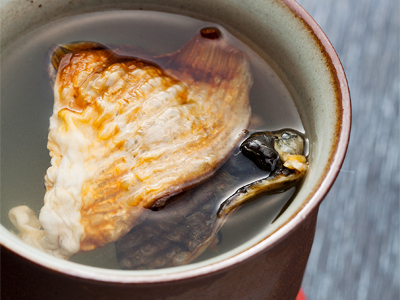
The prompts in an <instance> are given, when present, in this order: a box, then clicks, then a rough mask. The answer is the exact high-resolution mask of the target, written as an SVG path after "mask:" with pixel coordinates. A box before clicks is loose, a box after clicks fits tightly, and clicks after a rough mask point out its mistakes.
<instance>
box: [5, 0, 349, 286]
mask: <svg viewBox="0 0 400 300" xmlns="http://www.w3.org/2000/svg"><path fill="white" fill-rule="evenodd" d="M31 2H32V1H26V0H12V1H11V0H10V1H7V0H5V1H2V2H1V18H2V23H1V37H2V48H3V49H6V48H7V46H8V45H10V44H11V43H13V41H15V40H16V39H18V38H19V37H21V36H23V35H24V34H26V33H27V32H29V31H32V30H34V29H35V28H38V27H39V26H42V25H44V24H46V23H47V22H50V21H53V20H56V19H59V18H62V17H65V16H70V15H76V14H82V13H90V12H96V11H103V10H120V9H124V10H126V9H143V10H157V11H162V12H169V13H179V14H183V15H186V16H190V17H195V18H197V19H202V20H206V21H211V22H215V23H218V24H221V25H222V26H224V27H225V28H226V29H227V30H229V31H231V32H232V33H234V34H235V35H236V36H237V37H238V38H239V39H241V40H242V41H244V42H245V43H246V44H247V45H248V46H250V47H251V48H252V49H253V50H255V51H256V52H257V53H258V54H259V55H261V56H262V57H263V58H264V59H265V60H266V61H267V62H268V63H269V65H270V66H271V67H272V68H273V69H274V70H275V71H276V72H277V73H278V74H279V76H280V78H281V79H282V81H283V82H284V83H285V85H286V87H287V88H288V90H289V91H290V93H291V96H292V97H293V99H294V100H295V103H296V105H297V109H298V111H299V113H300V116H301V119H302V122H303V125H304V127H305V130H306V132H307V134H308V138H309V140H310V147H309V148H310V153H309V163H310V169H309V172H308V174H307V176H306V178H305V180H304V182H303V186H302V188H301V189H300V191H299V193H298V194H297V196H296V198H295V199H294V201H293V202H292V203H291V205H290V206H289V207H288V209H286V211H285V212H284V213H283V215H282V216H281V217H280V218H279V219H278V220H277V221H276V222H274V223H273V224H272V225H271V226H269V227H268V228H267V229H266V230H265V231H263V232H261V233H260V234H258V235H257V236H256V237H254V238H252V239H251V240H249V241H247V242H246V243H245V244H243V245H241V246H240V247H237V248H235V249H233V250H232V251H229V252H227V253H224V254H223V255H220V256H217V257H215V258H213V259H210V260H206V261H203V262H199V263H196V264H190V265H186V266H181V267H176V268H170V269H162V270H153V271H119V270H107V269H99V268H94V267H88V266H84V265H80V264H76V263H72V262H67V261H62V260H60V259H56V258H54V257H51V256H49V255H47V254H45V253H42V252H41V251H38V250H36V249H33V248H31V247H29V246H27V245H26V244H25V243H23V242H22V241H21V240H19V239H18V238H17V237H15V236H14V235H13V234H12V233H10V232H9V231H8V230H6V229H5V228H4V227H3V226H1V228H0V230H1V234H0V239H1V243H2V244H3V245H4V246H6V247H8V248H9V249H11V250H13V251H14V252H16V253H18V254H19V255H21V256H23V257H26V258H27V259H29V260H31V261H34V262H36V263H39V264H41V265H43V266H45V267H48V268H50V269H55V270H59V271H61V272H65V273H68V274H73V275H76V276H82V277H89V278H97V279H99V280H107V281H126V282H134V281H135V280H136V279H135V278H138V277H141V278H142V279H141V280H147V281H149V282H151V281H155V280H164V279H165V278H164V277H162V276H168V275H166V274H184V275H182V276H190V274H197V275H198V274H201V273H206V272H208V271H209V270H208V269H207V267H208V266H210V265H214V266H217V267H221V268H223V267H226V266H228V265H231V264H235V263H237V262H238V261H240V260H244V259H247V258H248V257H250V256H252V255H255V254H256V253H258V252H260V251H263V249H266V248H268V247H271V246H272V245H273V244H274V243H277V242H278V241H279V240H280V239H283V238H284V237H285V236H286V235H288V234H289V233H290V231H291V230H292V229H293V228H294V227H295V226H296V224H298V223H299V222H301V220H302V219H304V218H306V217H307V214H308V213H309V212H310V211H311V209H313V208H314V207H316V206H317V205H319V203H320V202H321V201H322V199H323V197H324V196H325V194H326V193H327V191H328V190H329V187H330V186H331V185H332V183H333V181H334V179H335V177H336V174H337V172H338V169H339V168H340V165H341V163H342V161H343V158H344V153H345V150H346V147H347V141H348V135H349V118H350V117H349V114H350V104H349V96H348V89H347V83H346V80H345V77H344V73H343V70H342V68H341V66H340V62H339V60H338V58H337V56H336V54H335V52H334V50H333V48H332V47H331V45H330V44H329V41H328V40H327V39H326V37H325V36H324V35H323V33H322V31H321V30H320V29H319V28H318V27H317V25H316V24H315V23H313V20H312V19H311V18H309V16H308V15H307V14H306V13H305V12H304V11H303V10H302V8H301V7H300V6H298V4H297V3H295V1H278V0H262V1H242V0H231V1H228V0H203V1H184V0H171V1H161V0H148V1H145V2H144V3H141V2H140V1H137V0H133V1H118V0H103V1H98V0H85V1H58V0H43V1H41V2H40V5H37V4H38V3H37V2H36V0H35V1H34V3H35V5H33V4H32V3H31ZM287 4H289V5H290V6H291V7H292V9H290V8H289V7H288V6H287ZM39 6H40V7H39ZM293 9H295V10H297V11H298V12H301V14H302V15H303V18H302V17H300V16H299V15H298V14H297V13H296V11H293ZM304 15H305V16H307V18H308V19H306V20H305V19H304ZM307 23H308V24H307ZM310 24H313V25H312V26H314V27H312V26H310ZM316 28H317V29H318V30H319V31H317V32H313V31H315V30H316ZM3 76H6V75H3ZM2 88H6V87H2ZM343 99H344V100H343ZM344 123H346V124H347V125H346V126H347V127H346V126H343V124H344ZM3 201H4V200H3ZM267 237H268V238H267ZM93 274H95V275H93ZM185 274H186V275H185ZM188 274H189V275H188ZM179 276H180V275H179ZM143 278H147V279H143ZM163 278H164V279H163Z"/></svg>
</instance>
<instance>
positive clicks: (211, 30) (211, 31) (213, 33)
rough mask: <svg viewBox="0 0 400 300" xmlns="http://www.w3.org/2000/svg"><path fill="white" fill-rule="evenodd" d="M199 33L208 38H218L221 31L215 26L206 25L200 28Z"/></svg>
mask: <svg viewBox="0 0 400 300" xmlns="http://www.w3.org/2000/svg"><path fill="white" fill-rule="evenodd" d="M200 35H201V36H202V37H203V38H205V39H209V40H218V39H220V38H221V31H219V29H218V28H215V27H206V28H203V29H202V30H200Z"/></svg>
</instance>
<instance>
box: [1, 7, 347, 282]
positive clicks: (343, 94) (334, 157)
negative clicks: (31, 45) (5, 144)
mask: <svg viewBox="0 0 400 300" xmlns="http://www.w3.org/2000/svg"><path fill="white" fill-rule="evenodd" d="M282 1H283V2H284V3H285V4H286V5H287V6H288V7H289V8H290V9H291V10H292V11H293V12H294V13H295V14H296V15H297V16H298V17H300V18H301V19H302V20H303V21H304V23H305V24H306V25H305V26H308V27H309V28H311V30H312V32H313V34H314V35H315V37H316V38H317V39H318V40H319V43H320V45H321V46H322V47H323V49H324V50H325V55H327V56H328V57H329V60H330V61H331V65H330V68H331V69H332V72H333V73H334V74H336V77H337V82H338V86H337V90H338V97H339V98H340V99H339V103H340V107H339V109H338V111H340V112H339V114H340V115H339V116H338V126H340V128H339V129H338V131H339V132H338V136H337V143H336V149H332V152H331V163H330V167H329V169H327V170H325V171H324V174H323V176H322V177H321V178H320V181H319V182H318V183H317V184H316V187H315V190H314V191H312V192H311V193H310V194H309V196H308V197H307V200H306V201H305V202H306V204H305V205H304V207H303V208H302V209H301V210H300V211H299V212H298V213H297V214H295V215H294V216H292V217H291V218H289V220H288V221H287V222H286V224H284V225H283V226H282V227H281V228H279V229H278V230H277V231H276V232H275V233H273V234H272V235H270V236H269V237H267V238H265V239H264V240H262V241H261V242H259V243H257V244H256V245H254V246H252V247H251V248H249V249H247V250H244V251H243V252H241V253H239V254H237V255H234V256H232V257H228V258H226V259H223V260H220V261H216V262H212V263H211V264H209V265H206V266H201V267H198V268H196V267H195V265H194V266H193V265H192V267H189V268H186V269H185V268H180V267H179V269H178V268H170V269H162V272H163V274H154V272H151V271H149V272H146V271H120V270H108V269H103V268H95V267H89V266H85V265H81V264H77V263H73V262H68V261H63V260H60V259H58V258H55V257H52V256H50V255H48V254H46V253H44V252H42V251H40V250H37V249H35V248H33V247H31V246H28V245H27V244H26V243H24V242H23V241H22V240H20V239H19V238H18V237H16V236H15V235H13V234H12V233H11V232H9V231H8V230H7V229H5V228H4V227H3V226H0V243H1V245H2V246H4V247H6V248H8V249H10V250H12V252H14V253H17V254H18V255H20V256H22V257H23V258H25V259H27V260H29V261H32V262H33V263H36V264H39V265H41V266H43V267H45V268H47V269H50V270H53V271H56V272H60V273H63V274H67V275H71V276H75V277H80V278H85V279H90V280H96V281H103V282H115V283H138V284H143V283H161V282H170V281H177V280H183V279H188V278H193V277H199V276H203V275H206V274H211V273H215V272H218V271H221V270H224V269H227V268H229V267H232V266H234V265H237V264H239V263H241V262H243V261H245V260H248V259H250V258H251V257H254V256H256V255H257V254H259V253H262V252H264V251H266V250H267V249H269V248H271V247H273V246H274V245H275V244H276V243H278V242H280V241H281V240H283V239H284V238H285V237H287V236H288V235H289V234H290V233H291V232H292V231H294V230H295V229H296V228H297V227H298V226H299V225H300V224H301V223H302V222H303V221H304V219H306V218H307V217H308V215H309V214H310V213H311V212H312V211H313V210H314V209H315V208H316V207H317V206H318V205H319V204H320V203H321V201H322V200H323V199H324V197H325V195H326V194H327V193H328V191H329V189H330V188H331V186H332V185H333V183H334V181H335V179H336V177H337V175H338V172H339V170H340V167H341V165H342V163H343V160H344V157H345V154H346V150H347V146H348V141H349V137H350V126H351V106H350V93H349V89H348V85H347V80H346V76H345V73H344V70H343V67H342V65H341V63H340V60H339V58H338V56H337V54H336V52H335V50H334V48H333V46H332V45H331V43H330V42H329V40H328V38H327V37H326V35H325V34H324V33H323V31H322V29H321V28H320V27H319V26H318V25H317V23H316V22H315V21H314V20H313V19H312V17H311V16H310V15H309V14H308V13H307V12H306V11H305V10H304V9H303V8H302V7H301V6H300V5H299V4H298V3H297V2H295V1H294V0H282ZM318 185H319V186H318ZM193 267H194V268H193ZM177 270H180V271H177ZM158 273H159V272H158Z"/></svg>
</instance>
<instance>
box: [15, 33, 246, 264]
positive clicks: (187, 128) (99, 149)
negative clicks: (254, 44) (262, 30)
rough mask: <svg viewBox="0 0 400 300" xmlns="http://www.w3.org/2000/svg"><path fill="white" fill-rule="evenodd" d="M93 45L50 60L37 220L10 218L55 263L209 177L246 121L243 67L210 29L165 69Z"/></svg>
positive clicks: (25, 215)
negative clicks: (46, 160)
mask: <svg viewBox="0 0 400 300" xmlns="http://www.w3.org/2000/svg"><path fill="white" fill-rule="evenodd" d="M213 32H214V33H213ZM215 33H217V38H214V37H215ZM71 45H73V46H74V47H71ZM92 45H93V43H92ZM95 45H96V46H95V47H92V48H90V47H81V49H79V48H80V47H77V46H78V44H75V45H74V44H69V45H68V47H64V49H60V51H59V52H57V56H55V57H53V58H54V60H53V64H55V66H57V68H58V73H57V78H56V82H55V85H54V108H53V115H52V116H51V118H50V127H49V137H48V149H49V151H50V156H51V167H50V168H49V169H48V170H47V174H46V177H45V180H46V194H45V199H44V206H43V208H42V209H41V212H40V216H39V219H37V218H36V216H35V213H34V212H33V211H32V210H30V209H29V208H28V207H26V206H19V207H15V208H13V209H11V211H10V212H9V216H10V219H11V220H12V221H13V223H14V225H15V227H16V228H17V229H18V231H19V233H20V237H21V238H22V239H24V240H25V241H26V242H28V243H29V244H31V245H33V246H35V247H37V248H40V249H42V250H44V251H46V252H47V253H50V254H52V255H54V256H57V257H61V258H69V257H70V256H72V255H73V254H75V253H77V252H79V251H89V250H92V249H95V248H98V247H101V246H103V245H104V244H106V243H109V242H113V241H116V240H117V239H119V238H120V237H121V236H123V235H124V234H126V233H127V232H128V231H129V230H130V229H131V228H132V227H133V226H135V225H137V224H139V223H140V222H142V221H143V219H144V217H145V215H146V214H145V213H144V212H145V211H146V208H148V207H151V206H152V205H154V204H155V203H157V201H161V202H162V201H165V199H167V198H169V197H171V196H173V195H176V194H178V193H180V192H182V191H183V190H186V189H188V188H190V187H192V186H193V185H195V184H197V183H198V182H200V181H202V180H204V179H206V178H208V177H210V176H211V175H212V174H213V173H214V172H215V171H216V170H217V169H218V167H219V166H220V165H221V164H222V163H223V162H224V161H225V160H226V159H227V157H228V156H229V155H230V153H231V152H232V150H233V149H234V147H235V146H236V145H237V144H238V142H239V140H240V139H241V137H242V136H243V134H244V133H243V130H244V129H245V128H246V127H247V126H248V123H249V118H250V106H249V101H248V95H249V90H250V87H251V84H252V80H251V75H250V71H249V64H248V60H247V58H246V56H245V55H244V54H243V53H242V52H240V51H238V50H236V49H235V48H233V47H232V46H230V45H229V44H227V43H226V42H225V41H224V40H223V39H222V38H221V37H220V34H219V33H218V30H211V33H210V32H209V33H207V32H205V31H202V33H199V34H197V35H196V36H195V37H194V38H193V39H192V40H191V41H189V42H188V44H187V45H185V46H184V47H183V48H182V49H181V50H179V51H177V52H175V53H172V54H170V55H166V56H165V57H164V58H163V59H162V60H161V61H163V64H162V65H163V67H164V69H165V70H163V69H161V68H160V67H159V66H158V65H156V64H154V63H152V62H149V61H145V60H141V59H139V58H134V57H126V56H118V55H116V54H115V53H113V52H112V51H111V50H109V49H107V48H105V47H104V48H103V47H101V46H98V44H95ZM81 46H82V44H81ZM65 49H67V50H65ZM61 50H62V51H61ZM60 53H61V55H58V54H60ZM63 53H64V54H63ZM164 64H165V65H164Z"/></svg>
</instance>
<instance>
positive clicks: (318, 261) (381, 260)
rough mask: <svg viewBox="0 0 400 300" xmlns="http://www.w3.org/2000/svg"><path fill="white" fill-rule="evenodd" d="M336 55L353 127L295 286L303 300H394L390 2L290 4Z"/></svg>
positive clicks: (395, 168)
mask: <svg viewBox="0 0 400 300" xmlns="http://www.w3.org/2000/svg"><path fill="white" fill-rule="evenodd" d="M298 2H299V3H300V5H302V6H303V7H304V8H305V9H306V10H307V11H308V12H309V14H310V15H311V16H312V17H313V18H314V19H315V20H316V21H317V23H318V24H319V25H320V26H321V28H322V29H323V30H324V32H325V33H326V35H327V36H328V37H329V39H330V41H331V43H332V44H333V46H334V47H335V49H336V52H337V53H338V55H339V57H340V59H341V61H342V64H343V67H344V69H345V72H346V75H347V79H348V82H349V86H350V93H351V98H352V107H353V124H352V134H351V140H350V145H349V149H348V153H347V157H346V160H345V162H344V164H343V167H342V170H341V172H340V175H339V177H338V179H337V181H336V183H335V185H334V186H333V188H332V189H331V191H330V193H329V195H328V196H327V198H326V199H325V200H324V202H323V203H322V205H321V209H320V213H319V218H318V225H317V232H316V237H315V242H314V245H313V249H312V252H311V256H310V259H309V263H308V267H307V271H306V274H305V277H304V281H303V286H304V290H305V292H306V294H307V297H308V299H309V300H325V299H340V300H342V299H346V300H347V299H351V300H363V299H371V300H376V299H382V300H392V299H393V300H398V299H400V294H399V282H400V278H399V270H400V266H399V260H400V259H399V258H400V252H399V243H400V242H399V182H400V178H399V151H400V150H399V149H400V144H399V136H400V133H399V89H400V80H399V64H400V61H399V30H400V29H399V28H400V24H399V14H400V7H399V3H400V1H398V0H380V1H373V0H357V1H355V0H354V1H353V0H298Z"/></svg>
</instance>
